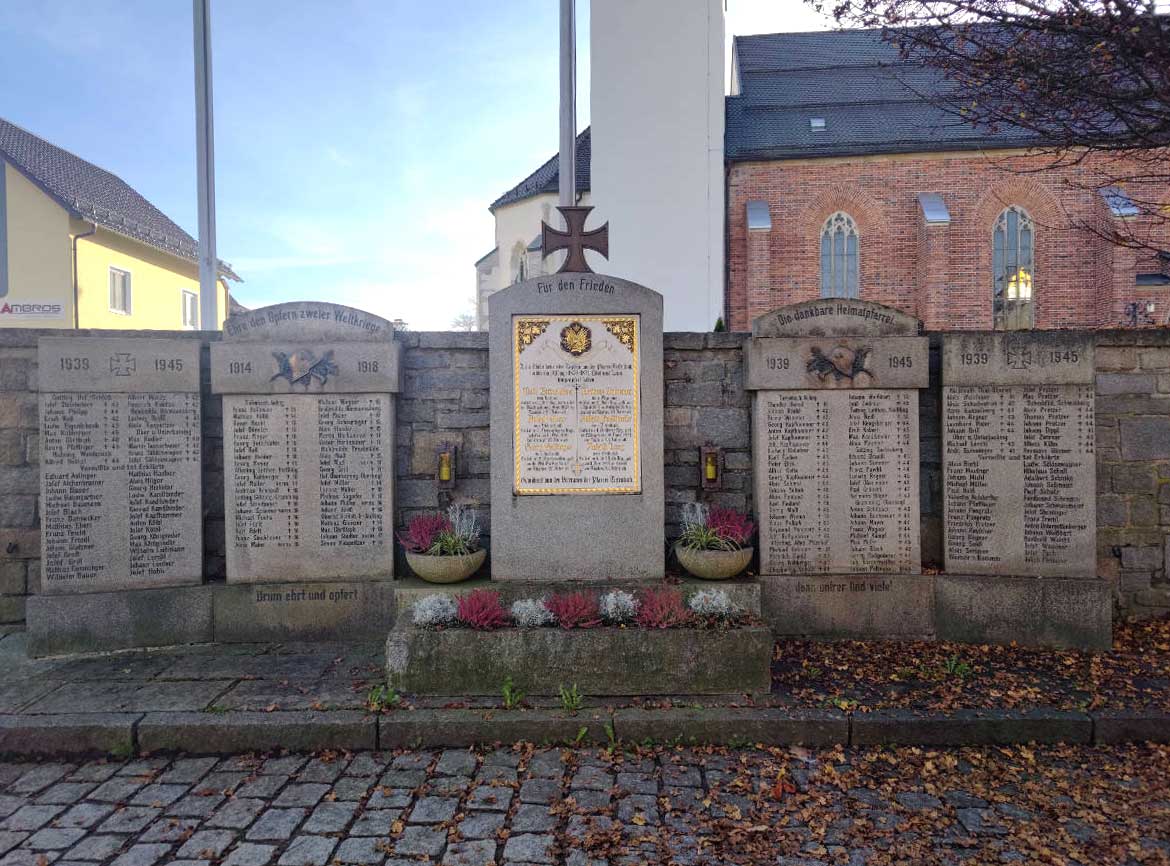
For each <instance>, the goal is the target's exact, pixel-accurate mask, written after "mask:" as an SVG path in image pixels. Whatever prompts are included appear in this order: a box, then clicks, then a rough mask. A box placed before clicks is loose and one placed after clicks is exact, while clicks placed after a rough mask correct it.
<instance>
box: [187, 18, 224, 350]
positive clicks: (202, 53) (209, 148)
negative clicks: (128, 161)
mask: <svg viewBox="0 0 1170 866" xmlns="http://www.w3.org/2000/svg"><path fill="white" fill-rule="evenodd" d="M193 4H194V6H193V17H194V25H195V26H194V30H195V159H196V176H197V178H198V184H199V327H200V328H201V329H202V330H205V331H217V330H219V310H218V306H219V305H218V300H219V259H218V258H217V257H216V253H215V124H214V121H213V117H212V109H211V106H212V92H211V0H193ZM224 304H225V305H226V304H227V298H226V297H225V298H224ZM224 315H227V310H226V309H225V310H224Z"/></svg>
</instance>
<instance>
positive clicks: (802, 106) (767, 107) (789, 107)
mask: <svg viewBox="0 0 1170 866" xmlns="http://www.w3.org/2000/svg"><path fill="white" fill-rule="evenodd" d="M923 104H927V100H925V99H921V98H919V99H861V100H856V101H850V102H801V103H798V104H794V103H786V104H784V105H775V104H770V103H766V102H761V103H756V104H754V105H753V104H752V103H750V102H748V103H741V107H742V108H743V109H744V110H746V111H805V110H807V109H810V108H837V107H840V106H848V107H850V108H855V107H857V106H860V105H923Z"/></svg>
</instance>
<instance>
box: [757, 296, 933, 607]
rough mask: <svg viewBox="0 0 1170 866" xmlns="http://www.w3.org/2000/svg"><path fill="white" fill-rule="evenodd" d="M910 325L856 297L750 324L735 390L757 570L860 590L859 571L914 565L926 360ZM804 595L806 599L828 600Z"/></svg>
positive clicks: (911, 570) (904, 569)
mask: <svg viewBox="0 0 1170 866" xmlns="http://www.w3.org/2000/svg"><path fill="white" fill-rule="evenodd" d="M917 333H918V324H917V322H916V321H914V320H912V319H908V318H907V317H905V316H904V315H903V314H901V313H898V312H897V311H895V310H889V309H887V308H885V307H881V306H878V305H876V304H868V303H864V302H861V301H846V300H826V301H817V302H809V303H807V304H799V305H796V306H795V307H787V308H784V309H781V310H777V311H775V312H773V313H770V314H768V315H767V316H764V317H762V318H761V319H759V320H757V322H756V324H755V333H754V335H753V338H752V340H751V342H750V344H749V345H748V348H747V359H746V360H747V374H746V384H745V387H746V388H747V389H748V390H750V391H753V392H755V395H754V400H753V416H752V420H753V424H752V427H753V434H752V435H753V443H752V444H753V452H754V463H755V470H756V476H755V501H756V508H757V511H758V515H759V526H760V573H761V575H768V576H770V575H788V576H794V577H800V578H801V580H799V581H796V582H795V583H794V585H793V588H794V589H798V588H799V587H800V586H805V585H806V584H807V585H809V586H816V585H818V583H819V582H818V581H817V579H816V578H817V576H819V575H842V576H851V579H850V580H844V583H845V584H849V583H850V582H857V583H858V584H859V585H860V586H862V587H864V586H868V585H869V584H870V583H872V581H867V580H866V579H865V577H864V576H866V575H900V574H917V573H918V572H920V571H921V554H920V544H921V541H920V537H921V536H920V528H919V506H918V483H919V482H918V391H917V389H919V388H923V387H926V385H927V384H928V381H929V372H928V370H929V364H928V347H927V341H926V339H925V338H923V337H918V336H915V335H916V334H917ZM765 335H767V336H765ZM806 578H807V581H806V580H805V579H806ZM830 583H832V581H830ZM806 595H807V598H806V600H805V602H804V604H805V605H806V606H807V605H812V606H813V607H815V606H816V605H818V604H821V603H825V604H829V605H830V606H834V605H835V604H836V602H835V601H832V600H830V599H829V598H828V596H826V595H825V594H824V593H820V592H813V591H810V592H808V593H806ZM836 595H841V594H840V593H838V594H836ZM810 609H811V608H810ZM827 615H828V614H827ZM829 618H830V619H831V616H830V617H829ZM826 621H828V620H826ZM811 625H812V623H810V626H811ZM813 630H815V629H813Z"/></svg>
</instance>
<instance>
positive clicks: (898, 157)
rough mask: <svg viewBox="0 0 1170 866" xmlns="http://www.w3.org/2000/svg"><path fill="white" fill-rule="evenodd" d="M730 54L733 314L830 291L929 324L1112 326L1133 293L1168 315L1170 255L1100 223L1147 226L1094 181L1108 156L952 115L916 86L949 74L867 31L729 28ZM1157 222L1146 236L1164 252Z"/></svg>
mask: <svg viewBox="0 0 1170 866" xmlns="http://www.w3.org/2000/svg"><path fill="white" fill-rule="evenodd" d="M734 63H735V88H734V90H733V95H732V96H730V97H728V100H727V134H726V136H727V140H726V159H727V234H728V251H727V283H726V286H727V288H726V308H727V313H728V319H729V321H728V326H729V327H730V328H731V329H732V330H749V329H750V327H751V320H752V319H753V318H755V317H756V316H758V315H761V314H762V313H765V312H767V311H768V310H772V309H775V308H776V307H778V306H781V305H784V304H791V303H795V302H798V301H806V300H810V299H813V298H818V297H832V296H846V297H853V296H859V297H861V298H863V299H865V300H870V301H877V302H879V303H883V304H889V305H891V306H895V307H898V308H900V309H902V310H905V311H906V312H908V313H911V314H912V315H915V316H917V317H918V318H920V319H922V320H923V322H924V323H925V325H926V327H927V328H928V329H993V328H1009V329H1010V328H1027V327H1036V328H1085V327H1087V328H1095V327H1116V326H1117V325H1119V324H1121V323H1122V322H1123V321H1125V320H1126V318H1127V307H1129V306H1130V305H1131V304H1135V303H1137V304H1139V309H1140V311H1141V313H1142V316H1141V319H1142V321H1143V322H1149V321H1151V320H1152V321H1155V322H1157V323H1165V322H1166V320H1167V313H1170V275H1168V272H1167V261H1166V258H1167V257H1166V256H1159V255H1158V254H1157V253H1156V252H1151V251H1150V250H1141V251H1139V250H1135V249H1130V248H1127V247H1124V246H1120V245H1117V244H1114V243H1111V242H1109V241H1107V240H1105V239H1104V237H1105V236H1108V235H1109V234H1110V233H1111V232H1112V231H1114V230H1120V231H1121V232H1122V233H1131V234H1132V233H1137V232H1141V231H1143V230H1149V229H1150V228H1151V227H1150V226H1149V225H1148V224H1147V225H1143V224H1142V223H1141V220H1142V219H1143V218H1142V217H1141V216H1137V215H1135V213H1134V211H1136V208H1135V207H1134V206H1133V203H1132V198H1131V197H1130V196H1129V195H1127V193H1126V191H1124V190H1120V189H1117V188H1105V189H1102V188H1101V187H1103V185H1104V184H1103V182H1102V181H1101V180H1099V178H1104V177H1117V176H1124V175H1125V174H1126V172H1125V166H1124V165H1120V166H1119V165H1117V164H1116V163H1117V161H1116V160H1108V158H1107V157H1105V156H1091V157H1090V158H1088V159H1086V160H1084V161H1082V162H1080V163H1078V164H1076V165H1071V166H1067V167H1053V160H1052V158H1051V157H1050V156H1048V155H1044V154H1037V153H1034V152H1031V153H1030V152H1029V151H1028V149H1027V145H1028V144H1029V143H1030V142H1029V141H1028V139H1026V138H1025V137H1024V136H1022V135H1020V134H1018V133H1017V134H1014V135H1013V133H1011V132H1010V131H1007V132H999V133H995V132H990V131H987V130H981V129H977V128H974V127H972V126H970V125H967V124H960V123H958V122H957V121H956V119H955V118H954V117H952V116H950V115H948V114H946V113H945V112H943V111H942V110H940V109H939V108H937V107H936V106H934V105H932V104H930V103H929V102H928V101H927V100H925V99H924V98H923V97H922V96H921V95H920V94H923V93H927V92H930V91H931V90H932V89H933V88H939V87H945V86H946V85H945V83H944V82H942V80H941V79H940V78H939V77H938V75H937V73H933V72H931V71H929V70H925V69H922V68H915V67H910V66H908V65H907V64H905V63H903V62H902V61H901V59H900V58H899V56H898V53H897V51H896V49H894V48H893V47H892V46H890V45H888V44H886V43H884V42H882V41H881V39H880V34H879V33H877V32H875V31H845V32H837V33H807V34H777V35H771V36H747V37H740V38H739V39H737V40H736V45H735V57H734ZM1107 161H1108V162H1109V163H1112V164H1106V163H1107ZM1119 168H1120V171H1119V170H1118V169H1119ZM1136 192H1138V191H1137V190H1132V189H1131V190H1129V193H1136ZM1166 228H1167V227H1166V226H1165V225H1161V226H1158V227H1154V228H1153V230H1154V232H1155V236H1154V241H1155V243H1154V246H1155V247H1156V248H1160V249H1166V250H1170V231H1167V230H1166ZM1134 230H1137V232H1134ZM1151 303H1152V305H1153V306H1152V310H1151V309H1150V307H1149V305H1150V304H1151Z"/></svg>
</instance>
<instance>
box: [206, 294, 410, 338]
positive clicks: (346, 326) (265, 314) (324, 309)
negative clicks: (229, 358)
mask: <svg viewBox="0 0 1170 866" xmlns="http://www.w3.org/2000/svg"><path fill="white" fill-rule="evenodd" d="M223 336H224V339H225V340H228V341H231V342H235V343H269V342H283V341H285V340H294V341H300V342H306V343H312V342H326V341H327V342H334V341H338V342H345V343H389V342H391V341H392V340H393V339H394V326H393V325H392V324H391V323H390V322H388V321H386V320H385V319H383V318H381V317H379V316H375V315H374V314H373V313H367V312H364V311H363V310H355V309H353V308H352V307H343V306H341V305H340V304H326V303H322V302H320V301H292V302H290V303H287V304H275V305H273V306H271V307H262V308H261V309H259V310H249V311H248V312H246V313H240V314H238V315H235V316H229V317H228V319H227V320H226V321H225V322H224V323H223Z"/></svg>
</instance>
